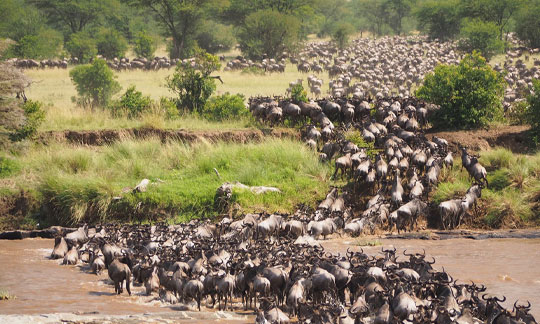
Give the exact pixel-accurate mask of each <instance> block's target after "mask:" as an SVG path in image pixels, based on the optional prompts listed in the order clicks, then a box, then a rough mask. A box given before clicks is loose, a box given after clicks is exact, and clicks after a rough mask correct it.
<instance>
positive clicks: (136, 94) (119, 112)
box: [109, 86, 152, 118]
mask: <svg viewBox="0 0 540 324" xmlns="http://www.w3.org/2000/svg"><path fill="white" fill-rule="evenodd" d="M109 106H110V109H111V110H112V112H113V115H115V116H123V115H127V117H128V118H137V117H140V116H141V114H143V113H144V112H147V111H149V110H150V108H152V99H150V96H143V94H142V92H140V91H137V90H136V89H135V86H131V87H129V88H128V89H127V90H126V92H125V93H124V94H123V95H122V96H121V97H120V99H118V100H115V101H113V102H112V103H111V104H110V105H109Z"/></svg>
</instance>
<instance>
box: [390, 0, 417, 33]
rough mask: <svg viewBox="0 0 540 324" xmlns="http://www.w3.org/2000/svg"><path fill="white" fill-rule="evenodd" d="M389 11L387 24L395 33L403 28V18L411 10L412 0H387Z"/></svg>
mask: <svg viewBox="0 0 540 324" xmlns="http://www.w3.org/2000/svg"><path fill="white" fill-rule="evenodd" d="M387 1H388V4H387V5H388V8H389V11H390V15H389V21H388V24H389V25H390V27H391V28H392V30H393V31H394V33H396V34H397V35H401V33H402V30H403V18H405V17H406V16H407V15H409V13H410V12H411V7H412V0H387Z"/></svg>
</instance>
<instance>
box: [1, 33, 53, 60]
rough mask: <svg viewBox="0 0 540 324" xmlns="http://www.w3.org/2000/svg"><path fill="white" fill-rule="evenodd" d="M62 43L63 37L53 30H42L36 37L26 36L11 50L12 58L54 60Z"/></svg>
mask: <svg viewBox="0 0 540 324" xmlns="http://www.w3.org/2000/svg"><path fill="white" fill-rule="evenodd" d="M61 43H62V37H61V35H60V34H59V33H58V32H56V31H55V30H53V29H49V28H46V29H42V30H41V31H39V32H38V33H37V34H35V35H30V34H29V35H25V36H24V37H23V38H21V39H20V40H19V41H18V42H17V43H16V44H14V45H12V46H11V48H10V52H11V53H10V54H11V56H15V57H20V58H30V59H47V58H54V57H56V56H57V55H58V53H59V50H60V46H61Z"/></svg>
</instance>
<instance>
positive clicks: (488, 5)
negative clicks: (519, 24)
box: [461, 0, 525, 40]
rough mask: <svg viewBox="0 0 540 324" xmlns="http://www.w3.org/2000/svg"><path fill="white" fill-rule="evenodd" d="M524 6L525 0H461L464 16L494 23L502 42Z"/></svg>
mask: <svg viewBox="0 0 540 324" xmlns="http://www.w3.org/2000/svg"><path fill="white" fill-rule="evenodd" d="M524 4H525V0H461V6H462V12H463V15H464V16H467V17H470V18H478V19H482V20H484V21H489V22H493V23H494V24H495V25H496V26H497V30H498V37H499V39H501V40H502V39H503V33H504V30H505V28H507V27H508V23H509V22H510V20H511V19H512V17H514V15H515V14H516V13H517V11H518V10H519V8H521V7H523V5H524Z"/></svg>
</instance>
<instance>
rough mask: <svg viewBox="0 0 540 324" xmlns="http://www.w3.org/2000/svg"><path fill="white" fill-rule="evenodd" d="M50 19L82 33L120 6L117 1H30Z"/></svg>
mask: <svg viewBox="0 0 540 324" xmlns="http://www.w3.org/2000/svg"><path fill="white" fill-rule="evenodd" d="M29 2H30V3H31V4H33V5H35V6H36V7H37V8H38V9H40V10H41V11H42V12H43V13H45V15H46V16H47V17H48V19H49V22H50V23H51V24H53V25H55V24H56V25H57V26H59V27H67V28H68V29H69V30H70V32H71V33H76V32H80V31H82V30H84V29H85V27H86V26H87V25H89V24H91V23H94V22H97V21H98V20H99V19H100V18H101V17H103V16H105V15H107V14H108V13H110V12H111V10H114V8H116V7H117V6H118V2H117V1H116V0H60V1H59V0H29Z"/></svg>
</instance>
